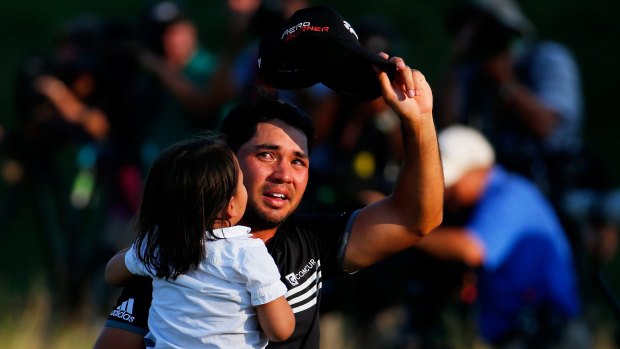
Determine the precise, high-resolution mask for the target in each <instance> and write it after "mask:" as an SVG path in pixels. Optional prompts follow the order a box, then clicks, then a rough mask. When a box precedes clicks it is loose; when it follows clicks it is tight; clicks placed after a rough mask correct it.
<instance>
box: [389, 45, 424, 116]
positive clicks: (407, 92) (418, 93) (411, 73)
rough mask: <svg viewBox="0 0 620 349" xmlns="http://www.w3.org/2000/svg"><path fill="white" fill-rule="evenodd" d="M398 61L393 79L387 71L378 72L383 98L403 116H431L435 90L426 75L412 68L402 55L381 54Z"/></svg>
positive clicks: (395, 61)
mask: <svg viewBox="0 0 620 349" xmlns="http://www.w3.org/2000/svg"><path fill="white" fill-rule="evenodd" d="M380 55H381V56H382V57H383V58H385V59H390V60H391V61H393V62H394V63H396V74H395V76H394V78H393V79H392V80H390V78H389V77H388V75H387V73H385V72H383V71H379V72H377V76H378V78H379V81H380V83H381V90H382V91H383V98H384V99H385V101H386V103H387V104H389V105H390V106H391V107H392V109H394V111H395V112H396V114H398V116H399V117H401V118H403V117H404V118H407V117H414V118H418V117H423V116H428V117H430V116H431V113H432V111H433V92H432V90H431V87H430V85H429V84H428V82H427V81H426V79H425V78H424V75H423V74H422V73H421V72H420V71H419V70H415V69H411V68H410V67H409V66H408V65H406V64H405V62H404V60H403V59H402V58H400V57H392V58H389V56H388V55H387V54H385V53H381V54H380Z"/></svg>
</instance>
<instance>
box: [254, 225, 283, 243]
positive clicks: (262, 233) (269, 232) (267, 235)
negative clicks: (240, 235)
mask: <svg viewBox="0 0 620 349" xmlns="http://www.w3.org/2000/svg"><path fill="white" fill-rule="evenodd" d="M277 230H278V228H277V227H275V228H270V229H263V230H254V229H252V235H254V237H255V238H257V239H261V240H263V242H264V243H267V242H268V241H269V240H271V238H272V237H273V236H274V235H276V231H277Z"/></svg>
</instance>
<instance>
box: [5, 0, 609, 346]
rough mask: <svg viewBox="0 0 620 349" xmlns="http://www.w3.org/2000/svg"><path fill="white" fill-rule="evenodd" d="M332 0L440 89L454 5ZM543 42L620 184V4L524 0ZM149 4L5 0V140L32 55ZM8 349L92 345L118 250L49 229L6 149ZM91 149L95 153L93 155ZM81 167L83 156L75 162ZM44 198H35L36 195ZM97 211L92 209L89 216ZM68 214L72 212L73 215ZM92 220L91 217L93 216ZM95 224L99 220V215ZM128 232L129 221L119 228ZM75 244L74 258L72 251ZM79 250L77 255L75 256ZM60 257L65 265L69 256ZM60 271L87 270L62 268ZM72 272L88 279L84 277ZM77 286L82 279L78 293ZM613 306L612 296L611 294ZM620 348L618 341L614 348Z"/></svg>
mask: <svg viewBox="0 0 620 349" xmlns="http://www.w3.org/2000/svg"><path fill="white" fill-rule="evenodd" d="M311 3H312V4H329V5H330V6H332V7H333V8H335V9H337V10H338V11H339V12H340V13H341V14H343V16H344V17H346V18H347V19H349V20H350V22H352V24H353V25H354V26H355V22H356V20H358V19H360V18H364V17H367V16H371V15H372V16H378V17H384V18H387V19H388V20H389V21H390V22H391V23H392V24H393V25H394V26H395V28H397V29H398V34H399V41H398V48H399V50H400V52H401V55H402V56H403V57H405V58H406V60H407V62H409V64H410V65H412V66H415V67H416V68H418V69H419V70H421V71H423V72H424V73H425V74H426V77H427V79H428V80H429V81H430V82H431V86H434V85H436V84H438V80H439V78H440V76H441V73H442V70H443V69H444V68H445V67H446V66H447V64H448V63H449V61H448V60H449V50H450V46H449V43H448V37H447V34H446V32H445V26H444V24H445V19H444V18H445V14H446V11H447V10H448V9H449V8H451V7H452V6H453V5H455V4H457V3H458V1H456V0H449V1H448V0H406V1H405V0H401V1H398V0H382V1H344V0H334V1H311ZM519 3H520V4H521V6H522V8H523V10H524V12H525V13H526V14H527V15H528V17H529V18H530V20H531V21H532V22H533V23H534V24H535V26H536V28H537V32H538V35H539V37H541V38H548V39H553V40H557V41H559V42H561V43H563V44H565V45H566V46H567V47H568V48H569V49H570V50H571V51H572V52H573V53H574V55H575V58H576V60H577V62H578V64H579V68H580V71H581V78H582V81H583V88H584V96H585V109H586V112H585V115H584V119H585V127H584V138H585V143H586V147H587V148H588V149H589V151H591V152H592V153H593V154H595V156H596V157H598V158H599V159H601V161H602V163H603V165H604V166H605V171H607V173H608V178H610V180H611V181H612V184H613V185H614V186H618V185H620V155H619V153H618V152H619V150H620V114H619V113H618V101H619V98H618V87H617V84H618V81H620V73H619V71H620V69H619V68H618V64H619V63H618V62H620V44H619V42H620V41H619V39H618V38H620V14H619V13H620V3H619V2H615V1H604V0H591V1H587V2H584V1H577V0H547V1H540V0H522V1H520V2H519ZM146 5H147V2H146V1H142V0H140V1H121V0H106V1H102V0H91V1H83V0H80V1H77V0H59V1H35V0H19V1H15V0H5V1H2V2H0V127H1V129H0V147H2V145H3V143H2V137H3V135H6V134H8V133H10V132H11V129H12V127H13V126H14V125H15V124H16V121H17V118H19V115H18V114H17V113H16V105H15V93H14V92H15V84H16V75H17V72H18V69H19V67H20V65H21V64H23V60H24V59H25V58H26V57H29V56H33V55H46V54H48V53H49V52H50V50H51V48H52V46H53V44H54V40H55V39H56V38H57V33H58V32H59V31H60V30H61V29H62V28H63V25H65V24H67V23H68V22H70V21H71V20H74V19H75V18H78V17H84V16H87V15H88V16H94V17H96V18H106V19H118V20H119V21H127V22H128V23H135V22H136V21H137V19H138V18H139V16H140V15H141V13H142V11H143V9H144V8H145V6H146ZM185 5H186V6H187V9H189V11H188V13H189V14H190V17H191V18H192V19H194V20H195V21H196V23H197V24H198V29H199V31H200V38H201V42H202V44H203V45H204V46H205V47H206V48H208V49H209V50H212V51H213V52H217V51H218V50H219V49H220V48H221V47H223V45H224V44H225V43H224V42H223V37H222V33H223V32H224V29H223V28H225V26H226V23H225V20H226V2H225V1H223V0H187V1H185ZM0 149H1V150H2V151H1V152H0V162H2V164H0V166H2V182H1V183H0V198H1V200H2V201H1V202H0V210H1V211H0V347H2V348H43V347H45V348H89V347H91V346H92V344H93V342H94V339H95V337H96V335H97V333H98V331H99V330H100V329H101V327H102V325H103V321H104V320H105V318H106V316H107V313H108V312H109V311H110V309H111V306H112V304H113V303H112V302H113V300H114V297H115V295H116V294H117V292H118V290H115V289H112V288H110V287H107V286H106V285H105V284H104V282H103V277H102V274H101V273H102V268H103V267H104V266H105V261H107V258H109V256H110V253H111V251H101V250H100V249H98V247H99V246H98V244H99V242H98V241H99V240H98V239H97V238H96V237H94V236H89V235H88V230H84V231H77V232H76V233H74V234H73V235H72V234H66V233H64V232H59V231H53V229H44V231H42V229H41V226H40V224H39V223H40V221H38V220H39V219H40V217H38V216H37V215H35V214H34V213H33V212H35V211H36V205H38V204H41V203H40V202H39V203H37V202H35V201H33V198H36V197H37V196H36V195H34V196H33V195H32V194H33V193H29V192H28V191H27V190H26V188H19V189H16V188H18V186H19V176H20V175H19V173H16V172H15V171H17V172H19V169H17V170H15V169H13V168H11V164H10V163H8V161H7V160H8V159H7V156H6V149H4V148H0ZM84 156H88V154H86V155H84ZM66 161H67V164H68V165H67V166H69V167H70V166H74V162H75V161H76V160H75V159H73V158H71V159H66ZM35 200H36V199H35ZM87 216H88V215H87V214H85V215H84V217H87ZM65 218H66V219H70V217H65ZM84 219H87V218H84ZM90 224H100V223H97V222H96V221H95V222H90ZM122 229H127V228H126V227H125V228H121V227H119V230H122ZM71 250H73V251H74V252H75V253H69V251H71ZM69 255H71V256H72V257H70V258H68V257H67V256H69ZM59 260H62V262H59ZM619 263H620V261H619V260H618V257H615V258H614V259H612V260H611V261H609V262H608V263H606V264H605V265H602V266H601V270H602V275H603V276H604V278H605V280H606V281H607V286H608V287H609V291H610V294H611V295H615V293H616V292H618V293H620V277H618V275H619V272H620V265H619ZM59 266H62V267H64V268H69V269H71V270H79V271H80V272H79V273H76V274H73V273H68V272H67V270H58V268H59ZM73 278H79V280H75V279H73ZM69 285H73V286H75V285H79V286H80V287H81V288H80V289H71V288H70V286H69ZM594 297H595V298H598V299H599V300H600V303H599V307H598V308H596V309H594V310H592V311H593V312H595V313H596V315H593V317H594V318H596V321H597V322H596V323H597V326H598V328H597V331H598V332H596V334H597V335H598V336H600V338H601V339H600V340H599V342H598V343H599V347H600V348H616V347H617V343H618V342H617V341H616V340H615V338H614V337H615V336H616V332H617V331H618V328H619V326H618V318H617V317H616V315H617V314H614V308H613V306H611V305H610V304H611V303H608V302H609V300H608V299H606V298H605V295H604V293H603V292H600V294H595V295H594ZM611 301H613V299H612V300H611ZM614 343H616V344H614Z"/></svg>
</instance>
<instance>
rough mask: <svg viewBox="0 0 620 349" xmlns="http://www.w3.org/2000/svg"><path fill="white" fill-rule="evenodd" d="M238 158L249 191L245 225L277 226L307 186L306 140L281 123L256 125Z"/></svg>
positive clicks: (307, 161)
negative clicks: (254, 131)
mask: <svg viewBox="0 0 620 349" xmlns="http://www.w3.org/2000/svg"><path fill="white" fill-rule="evenodd" d="M237 158H238V159H239V166H240V167H241V170H242V171H243V175H244V184H245V187H246V188H247V191H248V206H247V209H246V215H245V216H244V218H243V220H244V224H246V225H248V226H250V227H251V228H253V229H261V228H273V227H276V226H278V225H280V224H281V223H282V222H284V220H286V218H288V217H289V216H290V215H291V214H292V213H293V211H294V210H295V209H296V208H297V206H299V203H300V202H301V198H302V196H303V194H304V191H305V190H306V186H307V184H308V168H309V158H308V139H307V138H306V136H305V135H304V133H303V132H301V131H300V130H299V129H297V128H294V127H292V126H290V125H288V124H286V123H285V122H283V121H281V120H272V121H269V122H264V123H259V124H258V125H257V128H256V133H255V134H254V137H252V138H251V139H250V140H249V141H248V142H247V143H245V144H243V145H242V146H241V147H240V148H239V150H238V151H237Z"/></svg>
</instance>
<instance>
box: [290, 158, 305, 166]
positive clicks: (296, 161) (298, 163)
mask: <svg viewBox="0 0 620 349" xmlns="http://www.w3.org/2000/svg"><path fill="white" fill-rule="evenodd" d="M292 164H293V165H295V166H302V167H306V166H307V164H306V162H305V161H303V160H299V159H295V160H293V161H292Z"/></svg>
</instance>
